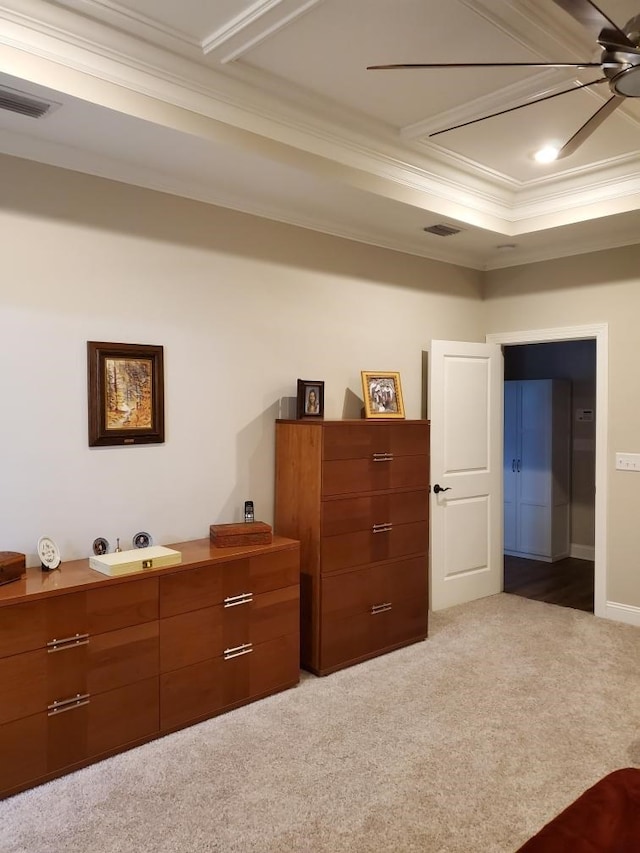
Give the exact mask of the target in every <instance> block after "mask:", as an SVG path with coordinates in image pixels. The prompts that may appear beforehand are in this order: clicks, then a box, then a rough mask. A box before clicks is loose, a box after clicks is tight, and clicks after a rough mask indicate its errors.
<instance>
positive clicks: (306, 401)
mask: <svg viewBox="0 0 640 853" xmlns="http://www.w3.org/2000/svg"><path fill="white" fill-rule="evenodd" d="M296 417H297V419H298V420H302V419H304V418H313V419H322V418H324V382H319V381H318V380H311V379H298V397H297V404H296Z"/></svg>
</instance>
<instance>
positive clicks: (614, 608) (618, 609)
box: [604, 601, 640, 628]
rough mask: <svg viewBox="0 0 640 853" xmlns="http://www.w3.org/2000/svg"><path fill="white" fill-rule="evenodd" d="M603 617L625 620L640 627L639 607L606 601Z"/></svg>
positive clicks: (617, 620) (616, 620)
mask: <svg viewBox="0 0 640 853" xmlns="http://www.w3.org/2000/svg"><path fill="white" fill-rule="evenodd" d="M604 618H605V619H612V620H613V621H614V622H625V623H626V624H627V625H636V626H637V627H638V628H640V607H632V606H631V605H630V604H618V603H617V602H615V601H607V606H606V611H605V614H604Z"/></svg>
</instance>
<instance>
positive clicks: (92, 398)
mask: <svg viewBox="0 0 640 853" xmlns="http://www.w3.org/2000/svg"><path fill="white" fill-rule="evenodd" d="M87 366H88V385H89V389H88V390H89V446H90V447H101V446H105V445H126V444H161V443H162V442H164V366H163V348H162V347H161V346H152V345H147V344H120V343H103V342H99V341H87Z"/></svg>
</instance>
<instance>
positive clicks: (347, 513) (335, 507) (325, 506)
mask: <svg viewBox="0 0 640 853" xmlns="http://www.w3.org/2000/svg"><path fill="white" fill-rule="evenodd" d="M321 507H322V508H321V513H322V522H321V524H322V526H321V532H322V536H338V535H339V534H341V533H353V532H355V531H358V530H372V529H373V526H374V524H375V525H378V526H380V525H381V524H394V525H395V524H410V523H411V522H414V521H428V519H429V490H428V489H420V490H418V491H408V492H406V491H405V492H393V493H389V494H384V495H366V496H363V497H357V498H337V499H335V500H326V501H323V502H322V505H321Z"/></svg>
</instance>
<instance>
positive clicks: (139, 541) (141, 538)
mask: <svg viewBox="0 0 640 853" xmlns="http://www.w3.org/2000/svg"><path fill="white" fill-rule="evenodd" d="M152 541H153V540H152V539H151V536H149V534H148V533H145V532H144V530H141V531H140V533H136V535H135V536H134V537H133V547H134V548H148V547H149V545H151V542H152Z"/></svg>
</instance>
